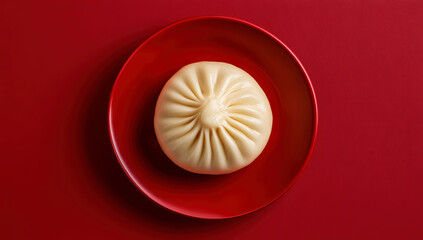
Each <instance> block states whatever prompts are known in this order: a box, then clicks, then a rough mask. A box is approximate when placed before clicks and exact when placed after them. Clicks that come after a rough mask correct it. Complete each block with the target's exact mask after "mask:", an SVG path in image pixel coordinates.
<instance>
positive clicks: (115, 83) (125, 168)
mask: <svg viewBox="0 0 423 240" xmlns="http://www.w3.org/2000/svg"><path fill="white" fill-rule="evenodd" d="M201 19H217V20H229V21H233V22H237V23H241V24H244V25H246V26H248V27H251V28H254V29H256V30H258V31H259V32H261V33H263V34H265V35H267V36H268V37H270V38H271V39H272V40H274V41H276V43H278V44H279V45H280V46H281V47H282V48H283V49H284V50H285V51H287V52H288V54H289V55H290V56H291V57H292V58H293V60H294V61H295V63H296V64H297V65H298V66H299V67H300V69H301V73H302V74H303V75H304V77H305V79H306V80H307V86H308V88H309V91H310V93H311V96H312V105H313V115H314V118H313V120H314V124H313V134H312V139H311V143H310V147H309V149H308V153H307V156H306V158H305V161H304V163H303V164H302V166H301V168H300V170H299V171H298V172H297V174H296V175H295V177H294V178H293V179H292V181H291V182H290V183H289V185H288V186H287V187H285V188H284V189H283V190H282V191H281V192H280V193H279V194H278V195H276V196H275V197H274V198H272V199H270V200H269V201H268V202H266V203H265V204H262V205H261V206H259V207H256V208H254V209H251V210H248V211H245V212H243V213H239V214H234V215H230V216H222V217H211V216H199V215H196V214H190V213H187V212H179V211H177V210H175V209H172V208H170V207H167V206H165V205H164V204H162V203H161V201H159V200H157V199H154V198H153V197H152V196H150V195H149V194H147V192H148V191H147V190H146V189H144V188H143V187H142V186H141V185H140V184H138V183H137V182H136V181H135V180H134V177H133V176H132V174H131V173H130V171H129V169H128V168H127V166H126V165H125V163H124V161H122V160H121V159H122V158H121V155H120V153H119V151H118V149H117V147H116V140H115V137H114V134H113V125H112V101H113V96H114V95H115V94H114V92H115V89H116V85H117V82H118V81H117V80H118V79H119V78H120V77H121V75H122V72H123V71H124V69H125V68H126V65H128V64H129V62H131V61H132V59H133V57H134V55H135V54H136V53H138V51H139V50H140V49H141V48H142V47H143V46H144V45H145V44H146V43H148V42H149V41H150V40H151V39H153V38H155V37H156V36H157V35H159V34H161V33H162V32H164V31H167V30H168V29H170V28H172V27H174V26H176V25H179V24H183V23H186V22H190V21H196V20H201ZM318 115H319V114H318V107H317V98H316V93H315V91H314V88H313V85H312V83H311V80H310V77H309V75H308V74H307V71H306V70H305V68H304V66H303V65H302V63H301V62H300V60H299V59H298V58H297V56H296V55H295V54H294V53H293V52H292V51H291V49H290V48H289V47H288V46H287V45H286V44H285V43H283V42H282V41H281V40H280V39H279V38H277V37H276V36H275V35H273V34H272V33H270V32H268V31H267V30H265V29H263V28H262V27H259V26H257V25H255V24H253V23H250V22H248V21H246V20H242V19H239V18H235V17H229V16H221V15H207V16H197V17H188V18H184V19H182V20H179V21H175V22H173V23H171V24H168V25H166V26H165V27H163V28H161V29H159V30H158V31H156V32H155V33H153V34H152V35H150V36H149V37H148V38H147V39H145V40H144V41H143V42H142V43H141V44H140V45H139V46H138V47H137V48H136V49H135V50H134V51H133V52H132V53H131V55H130V56H129V57H128V59H127V60H126V61H125V63H124V64H123V66H122V67H121V69H120V71H119V73H118V75H117V76H116V78H115V81H114V83H113V87H112V90H111V92H110V96H109V102H108V132H109V138H110V141H111V144H112V148H113V152H114V153H115V156H116V160H117V162H118V163H119V165H120V166H121V168H122V169H123V171H124V172H125V174H126V176H127V177H128V178H129V179H130V181H131V182H132V184H134V185H135V186H136V187H137V189H138V190H139V191H140V192H141V193H142V194H143V195H144V196H146V197H147V198H148V199H149V200H151V201H152V202H154V203H155V204H157V205H158V206H160V207H162V208H164V209H167V210H170V211H172V212H174V213H177V214H180V215H183V216H188V217H192V218H200V219H228V218H235V217H240V216H244V215H247V214H250V213H252V212H255V211H257V210H259V209H262V208H264V207H266V206H269V205H270V204H271V203H273V202H275V201H276V200H277V199H279V198H280V197H281V196H282V195H284V194H285V193H286V192H287V191H288V190H289V189H290V188H291V187H292V186H293V185H294V184H295V183H296V182H297V180H298V178H299V176H300V175H301V173H302V172H303V171H304V169H305V167H306V166H307V164H308V163H309V161H310V158H311V155H312V153H313V150H314V146H315V143H316V137H317V129H318V122H319V121H318V119H319V118H318Z"/></svg>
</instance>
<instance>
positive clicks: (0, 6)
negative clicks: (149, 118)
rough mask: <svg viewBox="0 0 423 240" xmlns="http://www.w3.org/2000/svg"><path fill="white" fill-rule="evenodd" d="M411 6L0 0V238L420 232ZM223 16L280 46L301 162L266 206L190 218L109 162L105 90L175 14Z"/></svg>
mask: <svg viewBox="0 0 423 240" xmlns="http://www.w3.org/2000/svg"><path fill="white" fill-rule="evenodd" d="M422 12H423V2H421V1H417V0H415V1H343V2H342V3H340V2H339V1H335V0H333V1H327V0H326V1H289V2H287V1H267V0H266V1H265V0H263V1H260V2H259V1H222V0H217V1H216V0H214V1H184V2H182V1H156V2H153V1H151V2H143V1H130V0H122V1H82V0H74V1H69V0H67V1H52V0H50V1H45V0H43V1H29V0H14V1H12V0H7V1H2V2H1V3H0V109H1V110H2V112H1V117H0V132H1V138H0V146H1V153H2V156H1V168H0V169H1V170H0V180H1V181H0V187H1V192H0V238H2V239H19V238H25V239H34V238H44V237H50V238H54V239H76V238H94V239H100V238H102V239H107V238H113V239H135V238H137V239H143V238H144V239H152V238H155V239H157V238H171V237H174V238H181V239H188V238H193V239H199V238H202V239H216V238H220V239H228V238H234V239H237V238H238V239H245V238H255V239H258V238H262V239H264V238H267V239H268V238H271V237H272V238H278V239H373V238H376V239H421V238H423V228H422V225H423V208H422V202H423V187H422V183H423V174H422V172H421V170H422V168H423V161H422V160H423V157H422V156H423V140H422V139H423V138H422V134H423V123H422V122H423V111H422V110H423V94H421V90H422V89H423V30H422V26H423V14H422ZM200 15H227V16H231V17H237V18H241V19H244V20H247V21H250V22H252V23H254V24H257V25H258V26H261V27H263V28H264V29H266V30H268V31H270V32H271V33H273V34H274V35H275V36H277V37H279V38H280V39H281V40H282V41H283V42H284V43H286V44H287V45H288V46H289V47H290V48H291V50H293V51H294V53H295V54H296V55H297V57H298V58H299V59H300V61H301V62H302V63H303V65H304V66H305V68H306V70H307V71H308V73H309V75H310V78H311V80H312V83H313V85H314V88H315V91H316V95H317V101H318V105H319V130H318V136H317V142H316V146H315V150H314V152H313V155H312V158H311V160H310V162H309V165H308V166H307V167H306V169H305V171H304V172H303V174H302V175H301V176H300V178H299V180H298V181H297V183H296V184H295V185H294V186H293V187H292V188H291V189H290V190H289V191H288V193H287V194H285V195H284V196H283V197H281V198H280V199H278V200H277V201H276V202H274V203H273V204H271V205H270V206H268V207H266V208H264V209H262V210H260V211H258V212H255V213H252V214H249V215H246V216H243V217H239V218H234V219H227V220H217V221H216V220H213V221H210V220H198V219H192V218H188V217H184V216H179V215H176V214H174V213H171V212H168V211H167V210H164V209H162V208H160V207H158V206H156V205H155V204H154V203H152V202H150V201H149V200H147V199H146V198H145V197H144V196H143V195H142V194H141V193H140V192H139V191H138V190H137V189H136V188H135V187H134V186H133V185H132V184H131V183H130V181H129V180H128V179H127V178H126V176H125V175H124V173H123V171H122V170H121V169H120V168H119V165H118V164H117V162H116V158H115V156H114V154H113V150H112V148H111V145H110V141H109V138H108V133H107V107H108V97H109V93H110V90H111V87H112V84H113V82H114V79H115V77H116V75H117V73H118V71H119V70H120V68H121V67H122V65H123V63H124V62H125V60H126V59H127V58H128V57H129V55H130V54H131V52H132V51H134V50H135V48H136V47H137V46H138V45H139V44H140V43H142V41H143V40H145V39H146V37H148V36H149V35H151V34H152V33H154V32H155V31H157V30H159V29H160V28H162V27H164V26H165V25H168V24H170V23H172V22H174V21H176V20H180V19H183V18H186V17H191V16H200Z"/></svg>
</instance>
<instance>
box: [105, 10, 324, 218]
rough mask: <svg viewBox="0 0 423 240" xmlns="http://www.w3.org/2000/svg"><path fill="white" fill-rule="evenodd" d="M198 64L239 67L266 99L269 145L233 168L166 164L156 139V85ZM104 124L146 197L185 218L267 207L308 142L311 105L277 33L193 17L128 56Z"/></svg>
mask: <svg viewBox="0 0 423 240" xmlns="http://www.w3.org/2000/svg"><path fill="white" fill-rule="evenodd" d="M198 61H221V62H227V63H231V64H233V65H235V66H238V67H240V68H242V69H244V70H245V71H247V72H248V73H249V74H250V75H251V76H253V77H254V79H256V81H257V82H258V83H259V84H260V86H261V87H262V88H263V90H264V91H265V93H266V95H267V97H268V99H269V101H270V104H271V107H272V111H273V117H274V120H273V129H272V133H271V136H270V139H269V142H268V144H267V146H266V148H265V149H264V151H263V152H262V154H261V155H260V156H259V157H258V158H257V159H256V160H255V161H254V162H253V163H252V164H251V165H249V166H247V167H246V168H244V169H241V170H240V171H237V172H234V173H231V174H227V175H219V176H209V175H200V174H194V173H190V172H188V171H185V170H183V169H181V168H179V167H178V166H176V165H175V164H174V163H172V162H171V161H170V160H169V159H168V158H167V157H166V155H165V154H164V153H163V152H162V150H161V149H160V146H159V144H158V142H157V140H156V136H155V134H154V128H153V115H154V108H155V104H156V100H157V97H158V95H159V93H160V90H161V89H162V87H163V85H164V84H165V83H166V81H167V80H168V79H169V78H170V77H171V76H172V75H173V74H174V73H175V72H176V71H177V70H179V69H180V68H181V67H183V66H184V65H186V64H189V63H193V62H198ZM109 127H110V135H111V140H112V143H113V147H114V149H115V152H116V155H117V157H118V159H119V162H120V164H121V165H122V167H123V169H124V171H125V172H126V174H127V175H128V177H129V178H130V179H131V180H132V181H133V182H134V184H135V185H136V186H137V187H138V188H139V189H140V190H141V191H142V192H143V193H145V195H147V196H148V197H149V198H150V199H152V200H153V201H155V202H157V203H158V204H160V205H162V206H163V207H166V208H168V209H170V210H173V211H175V212H178V213H181V214H185V215H188V216H192V217H198V218H210V219H218V218H229V217H235V216H240V215H243V214H247V213H250V212H252V211H255V210H257V209H259V208H262V207H264V206H266V205H267V204H269V203H270V202H272V201H274V200H275V199H277V198H278V197H279V196H281V195H282V194H283V193H285V192H286V191H287V190H288V189H289V187H290V186H291V185H292V184H293V183H294V181H295V179H296V178H297V177H298V175H299V174H300V173H301V171H302V170H303V168H304V166H305V164H306V163H307V161H308V159H309V157H310V153H311V151H312V148H313V145H314V141H315V137H316V130H317V105H316V100H315V96H314V92H313V88H312V86H311V83H310V80H309V78H308V76H307V74H306V72H305V70H304V68H303V67H302V66H301V64H300V62H299V61H298V59H297V58H296V57H295V56H294V54H293V53H292V52H291V51H290V50H289V49H288V48H287V47H286V46H285V45H284V44H283V43H282V42H281V41H279V40H278V39H277V38H276V37H274V36H272V35H271V34H270V33H268V32H266V31H265V30H263V29H261V28H259V27H257V26H255V25H252V24H250V23H248V22H245V21H241V20H237V19H233V18H227V17H198V18H191V19H187V20H183V21H180V22H177V23H174V24H172V25H170V26H168V27H166V28H164V29H162V30H161V31H159V32H157V33H156V34H154V35H153V36H152V37H150V38H149V39H147V40H146V41H145V42H144V43H143V44H141V46H140V47H138V49H137V50H136V51H135V52H134V53H133V54H132V56H131V57H130V58H129V60H128V61H127V62H126V64H125V66H124V67H123V69H122V71H121V72H120V74H119V76H118V78H117V80H116V83H115V85H114V87H113V90H112V94H111V98H110V106H109Z"/></svg>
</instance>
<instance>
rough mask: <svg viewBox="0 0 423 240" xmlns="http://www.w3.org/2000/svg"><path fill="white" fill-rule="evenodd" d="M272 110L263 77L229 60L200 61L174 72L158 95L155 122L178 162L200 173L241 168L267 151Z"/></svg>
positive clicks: (162, 142) (162, 141)
mask: <svg viewBox="0 0 423 240" xmlns="http://www.w3.org/2000/svg"><path fill="white" fill-rule="evenodd" d="M272 121H273V118H272V110H271V108H270V104H269V101H268V99H267V97H266V95H265V93H264V92H263V90H262V89H261V88H260V86H259V85H258V83H257V82H256V81H255V80H254V78H253V77H251V76H250V75H249V74H248V73H247V72H245V71H244V70H242V69H240V68H238V67H235V66H234V65H231V64H228V63H223V62H197V63H192V64H188V65H186V66H184V67H183V68H181V69H180V70H179V71H178V72H177V73H175V75H173V76H172V77H171V78H170V79H169V80H168V82H167V83H166V85H165V86H164V87H163V89H162V92H161V93H160V96H159V98H158V100H157V105H156V111H155V116H154V128H155V131H156V136H157V139H158V141H159V143H160V146H161V148H162V149H163V151H164V152H165V153H166V155H167V156H168V157H169V158H170V159H171V160H172V161H173V162H174V163H175V164H176V165H178V166H180V167H181V168H184V169H186V170H188V171H190V172H194V173H200V174H226V173H231V172H234V171H236V170H239V169H241V168H243V167H245V166H247V165H248V164H250V163H251V162H252V161H254V159H256V158H257V157H258V156H259V155H260V153H261V152H262V151H263V149H264V147H265V146H266V144H267V141H268V140H269V136H270V132H271V130H272Z"/></svg>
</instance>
